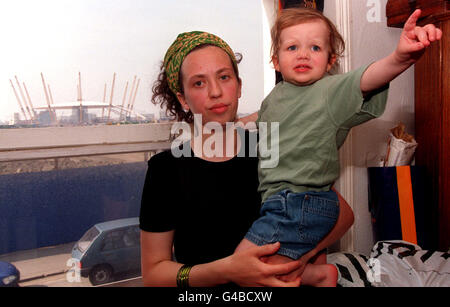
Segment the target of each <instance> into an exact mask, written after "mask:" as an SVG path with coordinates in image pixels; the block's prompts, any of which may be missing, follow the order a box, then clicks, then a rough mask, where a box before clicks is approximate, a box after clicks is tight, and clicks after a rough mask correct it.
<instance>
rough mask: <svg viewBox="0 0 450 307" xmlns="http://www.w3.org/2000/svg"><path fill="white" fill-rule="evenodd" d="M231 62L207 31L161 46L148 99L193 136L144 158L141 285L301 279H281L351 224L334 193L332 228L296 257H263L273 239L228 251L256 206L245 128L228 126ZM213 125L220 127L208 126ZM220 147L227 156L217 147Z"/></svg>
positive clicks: (236, 91) (235, 84)
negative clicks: (274, 260)
mask: <svg viewBox="0 0 450 307" xmlns="http://www.w3.org/2000/svg"><path fill="white" fill-rule="evenodd" d="M237 64H238V61H237V60H236V57H235V54H234V53H233V51H232V50H231V48H230V47H229V46H228V45H227V44H226V43H225V42H224V41H223V40H222V39H220V38H219V37H217V36H214V35H212V34H209V33H205V32H189V33H182V34H180V35H179V36H178V37H177V39H176V40H175V42H174V43H173V44H172V46H171V47H170V48H169V49H168V51H167V53H166V56H165V59H164V65H163V67H162V69H161V73H160V76H159V79H158V81H157V82H156V83H155V86H154V97H153V101H154V102H156V103H160V104H161V105H162V106H164V107H165V108H166V109H167V110H169V111H170V112H171V113H172V114H174V115H176V116H177V118H178V119H179V120H184V121H185V122H187V123H189V124H190V128H191V129H190V130H191V132H192V134H191V141H190V142H187V143H185V144H183V145H180V147H179V148H175V149H179V152H182V153H184V154H183V155H181V157H175V156H174V155H173V151H166V152H162V153H160V154H157V155H155V156H153V157H152V158H151V159H150V161H149V168H148V173H147V178H146V181H145V185H144V191H143V197H142V206H141V214H140V227H141V230H142V231H141V250H142V252H141V253H142V257H141V258H142V275H143V279H144V284H145V285H148V286H177V285H178V286H191V287H202V286H217V285H223V284H229V283H234V284H237V285H240V286H298V285H299V284H300V278H299V277H297V276H298V275H299V274H297V272H295V273H296V274H295V275H292V274H291V276H294V278H279V277H280V276H282V275H285V276H286V274H289V273H291V272H293V271H295V270H297V271H299V272H298V273H301V272H302V270H303V268H304V266H305V263H307V262H308V261H309V260H310V259H311V257H313V256H314V255H315V254H317V253H318V252H319V251H320V250H322V249H324V248H326V247H327V246H329V245H330V244H332V243H333V242H335V241H336V240H337V239H339V238H340V237H341V236H342V235H343V234H344V233H345V232H346V231H347V229H348V228H349V227H350V226H351V224H352V223H353V213H352V211H351V209H350V208H349V207H348V205H347V204H346V203H345V201H341V203H340V207H341V209H340V215H339V218H338V222H337V223H336V226H335V227H334V228H333V230H332V231H331V232H330V233H329V234H328V236H327V237H326V238H324V240H322V241H321V242H320V243H319V244H318V245H317V246H316V248H315V249H313V250H312V251H311V252H309V253H308V254H306V255H304V256H303V257H302V258H301V259H299V260H297V261H292V262H289V263H287V264H270V261H268V260H269V257H270V256H272V255H274V254H275V253H276V251H277V250H278V249H279V247H280V245H279V243H275V244H269V245H265V246H255V247H252V248H249V249H247V250H245V251H243V252H239V253H235V254H233V251H234V249H235V248H236V246H237V245H238V244H239V242H240V241H241V239H242V238H243V236H244V235H245V233H246V232H247V229H248V227H249V226H250V225H251V224H252V222H253V221H254V220H255V219H256V218H257V217H258V214H259V209H260V206H261V197H260V195H259V193H258V192H257V188H258V174H257V165H258V159H257V157H255V156H254V155H251V154H250V151H251V147H250V146H249V143H250V142H249V140H250V139H251V138H250V135H249V133H248V132H242V131H241V132H238V130H236V129H231V130H230V129H227V127H229V125H228V124H227V123H233V122H234V121H235V120H236V112H237V107H238V100H239V98H240V96H241V86H242V82H241V79H240V78H239V71H238V68H237ZM194 114H195V115H196V119H198V120H196V121H195V125H194ZM210 123H214V124H215V125H216V127H217V126H219V127H223V128H224V129H216V130H212V129H206V126H208V124H210ZM224 131H225V132H224ZM211 138H213V139H214V140H215V142H213V143H211V142H210V140H211ZM230 143H231V146H230ZM227 144H228V147H227ZM218 148H221V149H223V150H222V153H224V154H217V152H218V151H217V149H218ZM225 148H226V150H225ZM208 150H209V151H213V153H215V154H211V152H208ZM225 152H226V153H225ZM172 247H174V257H173V253H172V251H173V249H172Z"/></svg>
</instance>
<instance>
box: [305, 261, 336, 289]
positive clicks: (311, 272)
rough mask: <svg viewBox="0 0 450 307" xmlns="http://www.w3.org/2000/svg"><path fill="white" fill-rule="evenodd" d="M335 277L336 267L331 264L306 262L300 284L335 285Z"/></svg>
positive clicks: (315, 285)
mask: <svg viewBox="0 0 450 307" xmlns="http://www.w3.org/2000/svg"><path fill="white" fill-rule="evenodd" d="M337 277H338V272H337V269H336V267H335V266H334V265H332V264H311V263H308V264H307V265H306V268H305V271H304V272H303V274H302V285H309V286H314V287H336V284H337Z"/></svg>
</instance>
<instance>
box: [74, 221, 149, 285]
mask: <svg viewBox="0 0 450 307" xmlns="http://www.w3.org/2000/svg"><path fill="white" fill-rule="evenodd" d="M140 255H141V245H140V230H139V218H137V217H136V218H129V219H120V220H114V221H109V222H104V223H99V224H95V225H94V226H93V227H92V228H90V229H89V230H88V231H87V232H86V233H85V234H84V235H83V237H82V238H81V239H80V240H79V241H78V242H77V243H76V244H75V246H74V247H73V249H72V258H75V259H78V260H79V262H80V263H79V266H78V267H79V268H80V272H81V276H83V277H88V276H89V280H90V282H91V283H92V284H93V285H99V284H103V283H107V282H110V281H111V280H112V277H113V275H114V274H117V273H124V272H130V271H139V270H140V267H141V257H140Z"/></svg>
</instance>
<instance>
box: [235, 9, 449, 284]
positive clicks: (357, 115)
mask: <svg viewBox="0 0 450 307" xmlns="http://www.w3.org/2000/svg"><path fill="white" fill-rule="evenodd" d="M420 14H421V12H420V10H417V11H415V12H414V13H413V14H412V15H411V16H410V17H409V19H408V21H407V22H406V24H405V26H404V29H403V32H402V34H401V37H400V41H399V43H398V46H397V48H396V50H395V51H394V52H393V53H392V54H390V55H389V56H387V57H386V58H383V59H381V60H379V61H377V62H374V63H373V64H371V65H367V66H364V67H361V68H359V69H357V70H355V71H352V72H349V73H346V74H340V75H329V74H328V73H329V71H330V70H331V69H332V68H333V66H334V64H335V63H336V61H337V59H338V57H339V55H341V54H342V52H343V49H344V42H343V39H342V37H341V35H340V34H339V33H338V31H337V30H336V28H335V26H334V25H333V23H332V22H331V21H330V20H329V19H327V18H326V17H325V16H324V15H323V14H322V13H321V12H319V11H317V10H312V9H286V10H283V11H282V12H281V14H280V15H279V16H278V18H277V20H276V22H275V24H274V26H273V28H272V61H273V64H274V66H275V69H276V70H277V71H279V72H281V74H282V76H283V80H284V81H282V82H280V83H279V84H277V85H276V86H275V88H274V89H273V90H272V92H271V93H270V94H269V95H268V96H267V97H266V98H265V99H264V101H263V103H262V105H261V109H260V110H259V112H258V115H257V116H258V117H257V120H256V122H257V124H259V123H262V122H267V123H273V122H276V123H278V124H279V158H280V159H279V163H278V165H277V166H276V167H275V168H262V167H261V162H263V161H264V159H265V158H264V156H267V155H264V154H262V153H261V152H260V167H259V170H258V171H259V180H260V186H259V191H260V192H261V193H262V201H263V204H262V207H261V217H260V218H259V219H258V220H256V221H255V222H254V223H253V225H252V226H251V228H250V230H249V231H248V233H247V234H246V236H245V239H243V240H242V242H241V243H240V244H239V246H238V247H237V249H236V252H239V251H241V250H243V249H247V248H249V247H251V246H254V244H256V245H264V244H270V243H274V242H280V243H281V248H280V249H279V251H278V255H276V256H274V259H272V261H273V262H286V261H291V260H292V259H298V258H300V257H301V256H302V255H304V254H306V253H307V252H308V251H310V250H311V249H313V248H314V247H315V246H316V245H317V243H318V242H320V241H321V240H322V239H323V238H324V237H325V236H326V235H327V234H328V233H329V232H330V230H331V229H332V228H333V226H334V225H335V223H336V220H337V217H338V215H339V202H338V198H337V195H336V193H335V192H334V191H332V190H331V187H332V185H333V183H334V182H335V180H336V179H337V178H338V176H339V160H338V150H339V147H340V146H341V145H342V144H343V143H344V140H345V138H346V136H347V134H348V132H349V130H350V129H351V128H352V127H354V126H356V125H359V124H362V123H364V122H366V121H368V120H370V119H373V118H376V117H379V116H381V115H382V114H383V112H384V109H385V105H386V100H387V94H388V85H389V82H390V81H391V80H393V79H394V78H395V77H397V76H398V75H399V74H401V73H402V72H403V71H405V70H406V69H407V68H408V67H410V66H411V65H412V64H414V63H415V62H416V61H417V60H418V59H419V58H420V56H421V55H422V54H423V52H424V50H425V48H426V47H427V46H429V45H430V43H431V42H433V41H436V40H439V39H440V38H441V36H442V32H441V31H440V30H439V29H436V28H435V27H434V25H426V26H424V27H418V26H416V22H417V20H418V18H419V17H420ZM255 117H256V113H255V114H253V116H250V117H249V118H247V121H248V120H249V119H252V118H253V119H254V118H255ZM245 121H246V120H245V119H244V122H245ZM271 131H272V129H269V128H268V129H267V135H261V129H260V138H266V137H267V139H270V138H271V137H274V136H272V135H271ZM260 151H261V148H260ZM301 278H302V284H308V285H313V286H335V285H336V280H337V271H336V268H335V267H334V266H332V265H328V264H326V258H325V255H324V254H322V255H321V256H320V257H318V258H317V260H316V261H314V262H313V263H312V264H308V265H307V266H306V268H305V270H304V272H303V274H302V277H301Z"/></svg>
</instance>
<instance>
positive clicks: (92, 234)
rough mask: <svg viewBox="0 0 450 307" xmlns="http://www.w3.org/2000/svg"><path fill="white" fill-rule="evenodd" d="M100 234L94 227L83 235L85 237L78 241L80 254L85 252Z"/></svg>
mask: <svg viewBox="0 0 450 307" xmlns="http://www.w3.org/2000/svg"><path fill="white" fill-rule="evenodd" d="M99 234H100V232H99V231H98V229H97V228H96V227H92V228H91V229H89V230H88V231H86V233H85V234H84V235H83V237H82V238H81V239H80V240H79V241H78V249H79V250H80V252H85V251H86V250H87V248H88V247H89V245H91V243H92V241H94V239H95V238H96V237H97V236H98V235H99Z"/></svg>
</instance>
